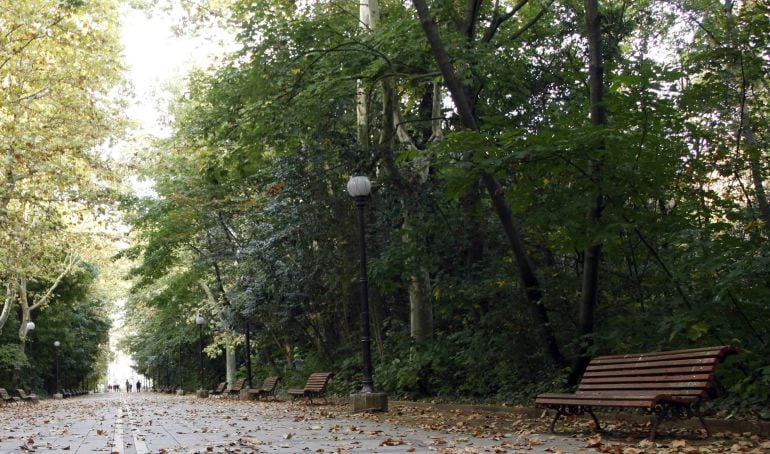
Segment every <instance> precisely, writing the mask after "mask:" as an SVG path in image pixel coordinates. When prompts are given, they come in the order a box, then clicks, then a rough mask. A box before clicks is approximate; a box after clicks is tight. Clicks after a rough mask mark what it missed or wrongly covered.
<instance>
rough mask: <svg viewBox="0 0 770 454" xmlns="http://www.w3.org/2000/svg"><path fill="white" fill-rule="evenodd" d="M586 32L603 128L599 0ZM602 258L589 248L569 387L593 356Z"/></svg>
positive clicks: (598, 170) (598, 167)
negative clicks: (592, 339)
mask: <svg viewBox="0 0 770 454" xmlns="http://www.w3.org/2000/svg"><path fill="white" fill-rule="evenodd" d="M584 5H585V14H586V29H587V39H588V58H589V65H588V84H589V88H590V92H591V94H590V97H591V111H590V119H591V126H593V127H595V128H601V127H603V126H604V125H606V124H607V115H606V109H605V107H604V61H603V57H602V39H601V15H600V14H599V2H598V0H585V2H584ZM603 152H604V142H603V141H600V142H599V143H597V144H596V152H595V153H596V155H597V156H594V157H592V158H591V159H590V161H589V163H588V169H589V170H588V171H589V176H590V177H591V180H592V181H594V182H598V181H600V180H601V174H602V164H601V157H600V155H601V154H602V153H603ZM598 187H599V185H598V184H597V191H596V193H595V194H594V197H593V198H594V202H593V204H592V206H591V207H590V208H589V210H588V213H587V216H586V218H587V221H588V226H589V228H592V227H596V226H597V225H598V224H599V221H600V219H601V216H602V210H603V208H604V195H603V194H602V193H601V189H599V188H598ZM601 255H602V245H601V244H600V243H594V244H591V245H589V246H587V247H586V248H585V250H584V253H583V283H582V288H581V300H580V309H579V311H578V335H580V336H581V337H582V341H581V342H580V350H579V351H578V354H577V357H576V359H575V363H574V364H573V366H572V371H571V372H570V376H569V378H568V384H569V385H573V384H576V383H577V380H578V378H579V377H580V376H581V375H582V374H583V372H584V371H585V368H586V366H587V365H588V361H589V360H590V357H589V353H590V349H591V347H592V341H591V337H590V335H591V334H593V332H594V311H595V309H596V304H597V300H598V296H599V263H600V260H601Z"/></svg>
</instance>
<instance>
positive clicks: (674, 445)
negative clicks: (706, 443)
mask: <svg viewBox="0 0 770 454" xmlns="http://www.w3.org/2000/svg"><path fill="white" fill-rule="evenodd" d="M685 446H687V440H674V441H672V442H671V447H672V448H674V449H680V448H684V447H685Z"/></svg>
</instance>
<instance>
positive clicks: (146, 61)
mask: <svg viewBox="0 0 770 454" xmlns="http://www.w3.org/2000/svg"><path fill="white" fill-rule="evenodd" d="M121 8H122V10H121V15H120V16H121V22H122V33H121V41H122V44H123V49H124V52H123V56H124V61H125V63H126V65H127V66H128V71H129V72H128V74H127V77H128V79H129V80H130V81H131V84H132V86H133V89H134V96H133V102H132V103H131V104H130V107H129V109H128V111H127V115H128V116H129V117H130V118H131V119H133V120H134V121H136V122H137V124H138V130H137V131H136V132H135V136H142V135H153V136H163V135H165V134H167V131H165V130H164V129H163V127H162V124H161V120H162V118H163V115H164V111H165V109H166V106H167V104H168V101H169V99H170V97H169V94H168V93H167V92H166V86H167V84H168V83H169V82H170V81H173V80H175V79H179V78H183V77H184V75H185V74H187V72H188V71H189V70H190V69H192V68H194V67H206V66H208V65H209V64H210V62H211V61H212V60H213V59H214V58H215V57H216V56H217V55H219V54H221V53H223V52H224V49H225V45H223V44H221V42H222V41H223V39H224V38H223V37H224V36H225V35H224V33H217V32H216V30H212V29H211V28H209V29H207V30H208V32H209V35H208V36H206V37H185V36H176V35H175V34H174V33H173V31H172V26H173V25H174V18H173V17H172V16H170V15H168V14H165V13H163V12H160V11H158V12H154V13H153V14H152V16H149V15H148V13H146V12H144V11H139V10H136V9H133V8H131V7H129V6H127V5H125V4H124V5H122V7H121ZM172 15H173V13H172ZM231 46H232V45H231ZM131 149H132V145H131V143H123V144H119V145H118V146H117V147H116V150H117V151H116V153H121V152H127V151H128V150H131ZM120 150H122V151H120ZM134 187H135V190H136V191H137V192H143V191H147V190H149V188H150V187H151V183H140V182H138V181H135V182H134ZM123 303H124V302H123V301H118V303H117V304H116V306H118V308H119V311H118V313H116V314H114V315H113V317H112V318H113V331H112V333H110V344H111V345H112V347H111V348H112V350H113V351H114V352H115V360H114V361H113V362H112V363H111V364H110V366H109V371H108V376H107V379H108V380H109V383H112V384H124V383H125V381H126V380H127V379H128V380H131V381H132V382H133V383H135V382H136V380H138V379H139V378H140V377H139V375H138V374H137V373H136V372H135V371H133V370H132V369H131V359H130V358H128V357H127V356H126V355H124V354H123V353H121V352H119V351H117V350H116V349H115V345H116V343H117V340H118V339H119V336H120V335H121V331H122V325H123V314H122V310H120V308H122V306H123Z"/></svg>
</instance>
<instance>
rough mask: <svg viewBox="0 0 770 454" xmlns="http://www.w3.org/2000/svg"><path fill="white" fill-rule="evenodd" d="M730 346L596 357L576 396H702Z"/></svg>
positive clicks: (587, 369)
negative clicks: (627, 394)
mask: <svg viewBox="0 0 770 454" xmlns="http://www.w3.org/2000/svg"><path fill="white" fill-rule="evenodd" d="M735 352H737V349H736V348H735V347H732V346H730V345H727V346H721V347H707V348H694V349H688V350H674V351H668V352H653V353H640V354H632V355H613V356H599V357H596V358H594V359H592V360H591V362H590V363H589V364H588V367H587V368H586V372H585V374H584V375H583V379H582V380H581V382H580V385H579V386H578V390H577V393H591V392H612V393H618V392H635V393H644V394H647V393H650V394H666V395H671V396H678V397H693V398H697V397H702V396H703V395H704V394H705V393H706V391H707V390H708V389H709V388H710V387H711V385H712V382H713V379H714V371H715V370H716V367H717V364H719V363H720V362H721V361H722V360H723V359H724V358H725V357H726V356H727V355H729V354H731V353H735Z"/></svg>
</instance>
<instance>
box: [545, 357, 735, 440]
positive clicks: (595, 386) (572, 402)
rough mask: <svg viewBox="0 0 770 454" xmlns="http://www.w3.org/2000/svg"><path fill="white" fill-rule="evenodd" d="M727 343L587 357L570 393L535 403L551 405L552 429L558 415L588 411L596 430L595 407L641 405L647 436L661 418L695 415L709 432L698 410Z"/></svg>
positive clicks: (651, 433)
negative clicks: (647, 417)
mask: <svg viewBox="0 0 770 454" xmlns="http://www.w3.org/2000/svg"><path fill="white" fill-rule="evenodd" d="M736 352H737V349H736V348H735V347H732V346H729V345H728V346H720V347H708V348H694V349H688V350H675V351H668V352H653V353H640V354H632V355H614V356H600V357H596V358H594V359H592V360H591V362H590V363H589V364H588V367H587V369H586V372H585V374H584V375H583V378H582V380H581V381H580V384H579V385H578V389H577V391H576V392H575V393H573V394H557V393H547V394H540V395H539V396H537V398H536V399H535V403H536V404H537V405H538V406H541V407H546V408H550V409H554V410H556V415H555V416H554V418H553V421H552V422H551V432H553V430H554V426H555V424H556V421H557V420H558V419H559V417H560V416H561V415H582V414H585V413H588V414H589V415H591V417H592V418H593V420H594V423H596V429H597V430H598V431H601V427H600V426H599V420H598V419H597V418H596V415H595V414H594V412H593V409H594V408H596V407H616V408H640V409H642V410H644V411H646V412H647V413H649V414H651V415H652V427H651V429H650V435H649V438H650V440H654V439H655V435H656V432H657V429H658V424H659V423H660V422H661V421H662V420H665V419H674V418H678V419H685V418H691V417H697V418H698V420H700V422H701V424H702V425H703V428H704V429H705V430H706V435H710V432H709V429H708V427H707V426H706V422H705V421H704V420H703V416H702V415H701V413H700V410H699V406H700V403H701V402H702V401H703V400H705V399H707V398H708V397H709V395H708V393H709V390H711V389H712V386H713V384H714V373H715V371H716V367H717V364H719V363H720V362H721V361H722V360H723V359H724V358H725V357H726V356H727V355H729V354H732V353H736Z"/></svg>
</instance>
